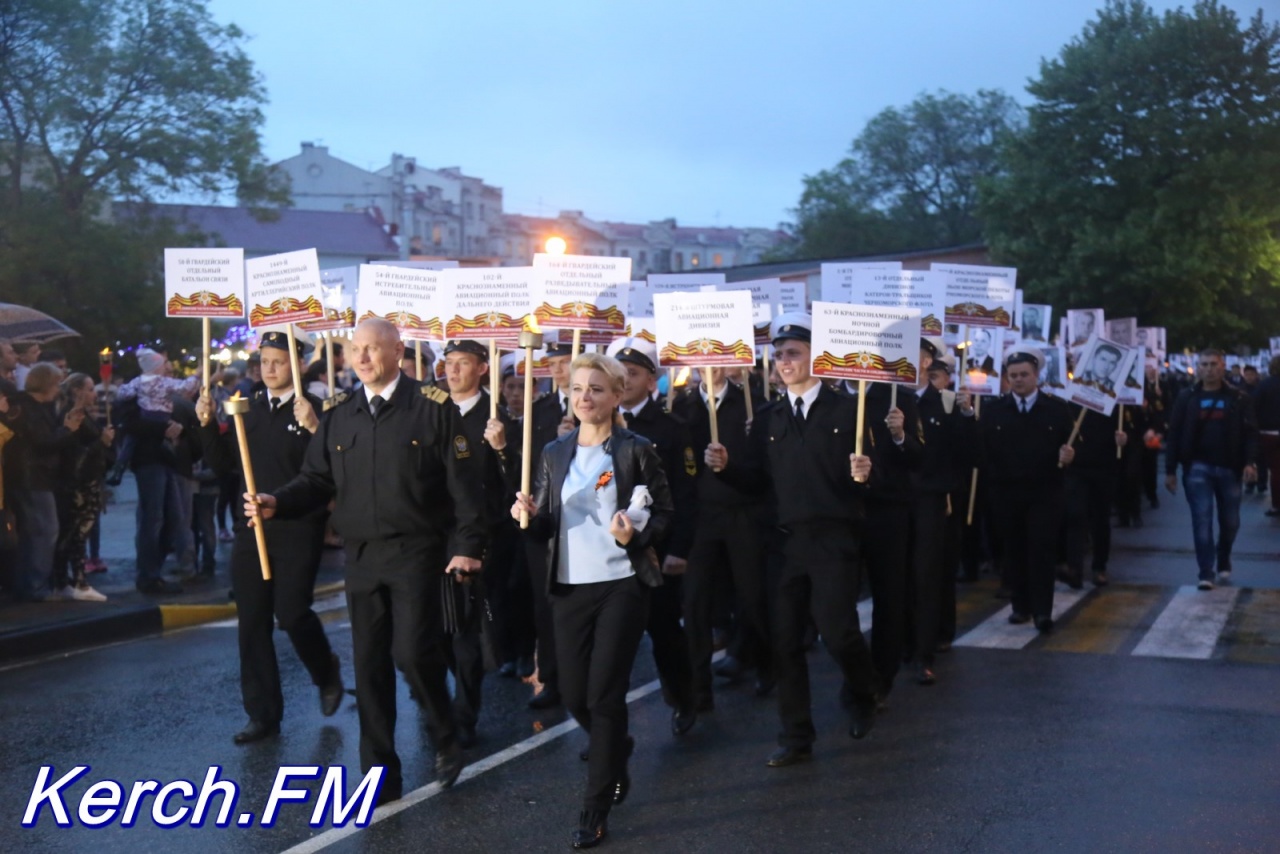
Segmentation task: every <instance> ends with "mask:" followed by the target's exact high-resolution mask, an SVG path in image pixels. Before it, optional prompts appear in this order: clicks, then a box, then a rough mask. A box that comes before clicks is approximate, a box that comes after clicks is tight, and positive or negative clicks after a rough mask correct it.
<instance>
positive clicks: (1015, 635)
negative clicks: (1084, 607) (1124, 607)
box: [955, 584, 1088, 649]
mask: <svg viewBox="0 0 1280 854" xmlns="http://www.w3.org/2000/svg"><path fill="white" fill-rule="evenodd" d="M1086 595H1088V593H1087V591H1084V590H1072V589H1071V588H1070V587H1066V586H1065V585H1061V584H1059V585H1058V586H1057V588H1056V590H1055V592H1054V595H1053V619H1054V622H1057V621H1058V620H1061V619H1062V616H1063V615H1064V614H1066V613H1067V612H1068V611H1070V610H1071V609H1072V608H1074V607H1075V606H1076V605H1077V604H1079V602H1080V600H1081V599H1083V598H1084V597H1085V596H1086ZM1012 613H1013V606H1012V605H1005V606H1004V607H1003V608H1001V609H1000V610H999V611H997V612H996V613H995V614H994V615H992V616H990V617H988V618H987V619H986V620H984V621H983V622H981V623H979V624H978V625H977V626H975V627H974V628H973V629H972V630H971V631H969V632H968V633H966V634H965V635H964V636H962V637H961V638H960V639H959V640H957V641H956V642H955V646H974V647H980V648H982V649H1022V648H1023V647H1024V646H1026V645H1027V644H1029V643H1031V642H1032V641H1033V640H1035V639H1036V638H1037V637H1039V635H1040V633H1039V632H1037V631H1036V629H1035V626H1033V625H1032V624H1031V623H1023V624H1022V625H1018V626H1015V625H1013V624H1011V623H1010V622H1009V615H1010V614H1012Z"/></svg>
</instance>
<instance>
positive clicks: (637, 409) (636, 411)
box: [618, 397, 649, 416]
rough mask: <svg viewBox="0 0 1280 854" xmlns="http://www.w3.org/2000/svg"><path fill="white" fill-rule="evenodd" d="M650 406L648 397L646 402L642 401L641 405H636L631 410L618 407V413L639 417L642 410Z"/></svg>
mask: <svg viewBox="0 0 1280 854" xmlns="http://www.w3.org/2000/svg"><path fill="white" fill-rule="evenodd" d="M648 405H649V398H647V397H646V398H645V399H644V400H642V401H640V402H639V403H637V404H636V405H635V406H634V407H632V408H631V409H627V408H626V407H625V406H619V407H618V411H619V412H630V413H631V414H632V415H633V416H638V415H639V414H640V410H642V409H644V408H645V407H646V406H648Z"/></svg>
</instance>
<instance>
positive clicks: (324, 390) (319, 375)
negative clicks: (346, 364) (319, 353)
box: [302, 359, 329, 400]
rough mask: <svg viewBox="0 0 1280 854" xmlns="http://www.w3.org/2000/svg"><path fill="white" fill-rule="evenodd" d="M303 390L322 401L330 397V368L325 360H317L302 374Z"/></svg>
mask: <svg viewBox="0 0 1280 854" xmlns="http://www.w3.org/2000/svg"><path fill="white" fill-rule="evenodd" d="M302 390H303V391H305V392H306V393H307V394H309V395H311V396H312V397H318V398H319V399H321V400H324V399H325V398H327V397H328V396H329V366H328V365H327V364H325V361H324V359H317V360H316V361H314V362H312V363H311V364H310V365H307V369H306V370H305V371H304V372H303V374H302Z"/></svg>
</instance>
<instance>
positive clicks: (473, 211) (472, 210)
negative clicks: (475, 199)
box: [466, 202, 476, 219]
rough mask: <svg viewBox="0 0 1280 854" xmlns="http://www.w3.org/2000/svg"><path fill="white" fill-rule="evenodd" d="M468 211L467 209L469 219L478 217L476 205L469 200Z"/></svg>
mask: <svg viewBox="0 0 1280 854" xmlns="http://www.w3.org/2000/svg"><path fill="white" fill-rule="evenodd" d="M466 211H467V219H475V218H476V208H475V205H473V204H471V202H467V204H466Z"/></svg>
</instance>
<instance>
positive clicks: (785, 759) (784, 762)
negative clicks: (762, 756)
mask: <svg viewBox="0 0 1280 854" xmlns="http://www.w3.org/2000/svg"><path fill="white" fill-rule="evenodd" d="M812 758H813V748H812V747H779V748H778V749H777V750H775V751H773V753H771V754H770V755H769V758H768V759H767V760H765V763H764V764H765V765H768V766H769V767H770V768H786V767H787V766H788V765H799V764H800V763H801V762H808V761H809V760H810V759H812Z"/></svg>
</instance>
